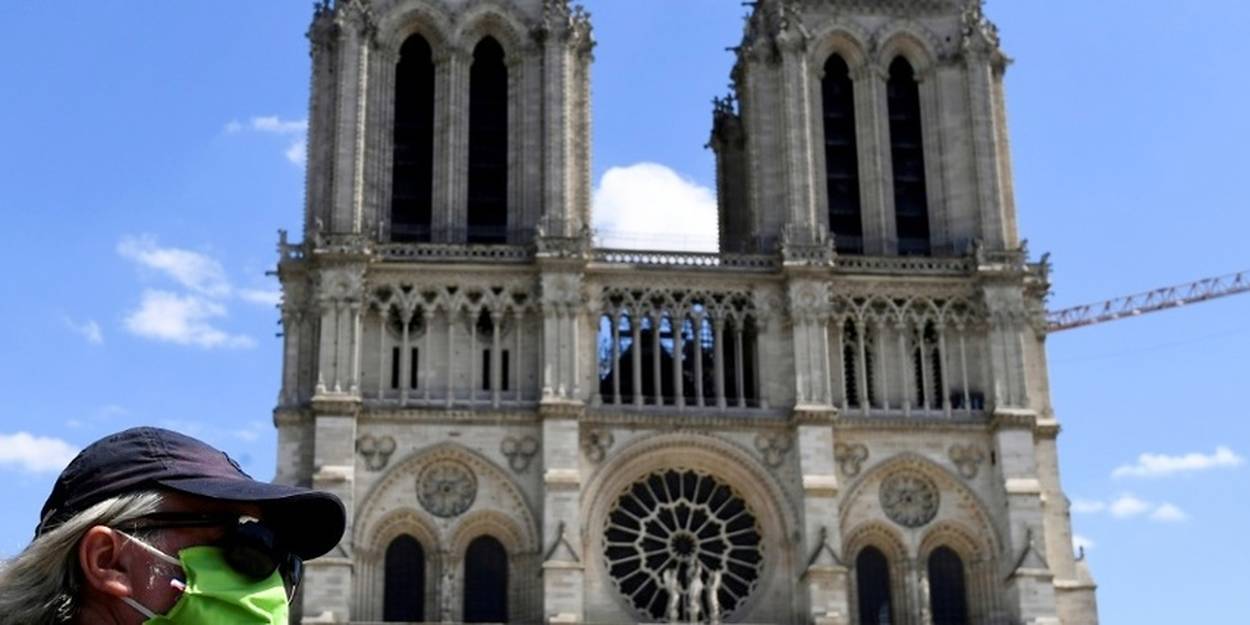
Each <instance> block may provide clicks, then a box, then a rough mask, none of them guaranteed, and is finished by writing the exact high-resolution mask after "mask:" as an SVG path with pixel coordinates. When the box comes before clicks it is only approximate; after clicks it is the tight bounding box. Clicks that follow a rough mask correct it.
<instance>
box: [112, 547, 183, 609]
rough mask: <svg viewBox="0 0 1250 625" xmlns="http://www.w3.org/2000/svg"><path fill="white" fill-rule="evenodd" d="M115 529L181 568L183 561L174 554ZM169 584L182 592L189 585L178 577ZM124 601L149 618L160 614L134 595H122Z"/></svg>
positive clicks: (165, 560) (148, 550)
mask: <svg viewBox="0 0 1250 625" xmlns="http://www.w3.org/2000/svg"><path fill="white" fill-rule="evenodd" d="M113 531H115V532H117V533H118V534H121V535H122V536H124V537H125V538H126V540H129V541H130V542H132V543H134V544H136V545H139V546H140V547H142V548H143V549H144V550H145V551H147V552H148V553H150V554H152V555H153V556H155V557H156V558H157V559H158V560H161V561H163V562H166V563H168V564H172V565H174V566H176V567H178V568H180V569H181V568H182V563H181V562H179V561H178V560H175V559H174V558H173V557H172V556H170V555H169V554H167V553H165V552H164V551H161V550H160V549H157V548H156V547H153V546H152V545H149V544H147V543H145V542H143V541H142V540H139V539H138V538H135V537H134V536H131V535H130V534H127V533H126V532H123V531H121V530H119V529H116V528H114V529H113ZM169 585H170V586H171V587H173V588H174V590H177V591H179V592H182V591H184V590H186V589H187V585H186V583H184V582H183V581H182V580H180V579H176V578H174V579H170V580H169ZM122 603H124V604H126V605H128V606H130V607H131V608H133V609H134V610H135V611H136V612H138V613H139V614H142V615H143V616H145V617H147V618H150V619H152V618H156V617H157V616H159V615H158V614H157V613H155V612H153V611H151V610H149V609H147V607H145V606H144V605H143V604H142V603H139V602H138V601H135V600H134V598H133V597H122Z"/></svg>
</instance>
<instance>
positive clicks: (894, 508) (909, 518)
mask: <svg viewBox="0 0 1250 625" xmlns="http://www.w3.org/2000/svg"><path fill="white" fill-rule="evenodd" d="M880 497H881V508H882V509H883V510H885V515H886V516H888V517H890V519H891V520H893V521H894V522H895V523H898V524H899V525H902V526H903V527H912V528H916V527H922V526H924V525H925V524H926V523H928V522H929V521H932V520H933V517H935V516H937V513H938V503H939V501H940V496H939V495H938V489H937V486H935V485H934V484H933V482H932V481H930V480H929V479H928V478H926V477H924V476H923V475H920V474H919V473H912V472H903V473H896V474H894V475H891V476H890V477H887V478H886V479H885V480H883V481H882V482H881V492H880Z"/></svg>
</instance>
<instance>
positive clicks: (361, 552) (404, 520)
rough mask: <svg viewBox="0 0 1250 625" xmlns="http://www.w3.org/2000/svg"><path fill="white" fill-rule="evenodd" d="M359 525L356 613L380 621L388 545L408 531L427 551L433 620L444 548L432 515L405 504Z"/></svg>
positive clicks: (359, 617) (428, 602)
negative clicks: (367, 523) (368, 522)
mask: <svg viewBox="0 0 1250 625" xmlns="http://www.w3.org/2000/svg"><path fill="white" fill-rule="evenodd" d="M364 527H366V526H364V525H359V526H357V531H356V532H355V536H354V537H353V543H354V547H355V549H354V553H355V557H356V570H357V572H358V574H357V575H356V576H355V580H354V581H355V585H356V592H355V597H356V601H357V604H356V605H355V607H354V610H353V615H354V618H356V619H357V620H366V621H380V620H382V615H383V600H384V598H385V592H384V591H385V588H386V549H387V547H389V546H390V544H391V541H393V540H395V539H396V538H398V537H400V536H403V535H405V534H406V535H408V536H411V537H413V538H415V539H416V541H417V542H418V543H420V545H421V550H422V551H423V552H424V553H425V588H424V590H423V592H424V594H425V602H424V604H425V606H426V620H432V619H431V617H432V616H433V613H432V612H431V606H434V605H436V604H437V601H436V598H437V596H438V595H437V592H436V591H437V588H438V586H437V584H436V583H435V582H436V581H437V579H438V571H439V565H440V562H439V553H440V552H441V551H443V549H442V545H441V541H440V539H439V533H438V530H437V529H435V527H434V526H433V524H432V519H430V517H429V515H428V514H426V513H424V512H422V511H420V510H417V509H415V508H401V509H398V510H394V511H391V512H389V513H387V514H385V515H384V516H383V517H382V518H381V519H378V520H377V521H376V522H375V523H371V524H369V525H368V526H367V528H368V529H362V528H364Z"/></svg>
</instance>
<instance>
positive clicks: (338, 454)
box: [300, 399, 360, 623]
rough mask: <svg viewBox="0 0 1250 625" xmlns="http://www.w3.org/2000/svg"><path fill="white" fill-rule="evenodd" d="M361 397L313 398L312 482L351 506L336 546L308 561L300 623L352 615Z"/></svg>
mask: <svg viewBox="0 0 1250 625" xmlns="http://www.w3.org/2000/svg"><path fill="white" fill-rule="evenodd" d="M359 408H360V403H359V401H353V400H336V399H314V400H313V414H314V416H313V428H314V433H313V474H312V483H311V486H312V487H313V488H315V489H318V490H323V491H327V492H330V493H332V494H334V495H335V496H337V497H338V498H339V499H340V500H342V502H343V505H344V506H345V507H346V508H347V529H346V531H345V532H344V533H343V538H342V539H341V540H340V542H339V544H338V546H337V547H335V548H334V549H332V550H330V552H329V553H327V554H326V555H324V556H322V557H320V558H317V559H315V560H311V561H309V562H306V563H304V571H305V573H304V581H303V584H302V591H301V595H302V603H301V606H300V608H301V610H300V612H301V614H302V620H301V622H302V623H346V622H349V621H350V620H351V619H352V614H351V613H350V610H351V606H352V603H353V602H352V588H353V587H354V584H353V580H352V576H353V566H354V565H353V551H352V531H353V528H352V519H353V516H354V507H355V506H354V504H355V499H354V494H355V492H354V485H355V473H354V471H355V451H356V450H355V445H356V413H357V412H358V411H359Z"/></svg>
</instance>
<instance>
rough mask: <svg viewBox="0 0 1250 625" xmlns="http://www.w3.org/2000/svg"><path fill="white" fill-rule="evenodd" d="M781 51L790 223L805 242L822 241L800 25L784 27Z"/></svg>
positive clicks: (804, 43) (808, 73)
mask: <svg viewBox="0 0 1250 625" xmlns="http://www.w3.org/2000/svg"><path fill="white" fill-rule="evenodd" d="M776 42H777V47H778V48H779V49H780V51H781V66H782V67H781V73H782V75H781V78H782V93H783V94H784V95H783V99H784V102H785V108H784V110H783V111H782V113H783V118H784V123H785V127H784V133H785V139H784V141H782V146H783V149H784V150H785V159H786V166H785V169H784V171H785V172H786V181H785V198H786V204H787V207H788V209H789V213H788V216H787V218H786V223H787V224H788V225H790V226H791V227H793V228H795V229H796V230H797V231H799V232H803V233H805V235H806V236H804V237H803V240H805V241H809V240H819V239H820V238H821V237H822V236H823V235H824V232H822V225H821V224H823V223H824V222H823V220H822V219H821V218H820V217H819V215H818V214H817V207H816V195H817V194H816V180H817V176H816V171H815V164H816V160H815V150H816V145H815V144H814V142H813V141H812V137H813V136H814V131H813V128H814V123H813V121H812V115H813V111H812V106H811V105H812V93H811V92H812V73H811V71H810V69H809V68H808V60H807V43H808V42H807V35H806V33H804V32H803V31H802V29H801V28H800V27H799V26H798V24H794V23H791V24H789V27H783V28H781V29H780V30H779V32H778V33H777V35H776Z"/></svg>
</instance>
